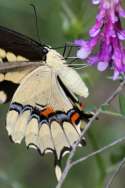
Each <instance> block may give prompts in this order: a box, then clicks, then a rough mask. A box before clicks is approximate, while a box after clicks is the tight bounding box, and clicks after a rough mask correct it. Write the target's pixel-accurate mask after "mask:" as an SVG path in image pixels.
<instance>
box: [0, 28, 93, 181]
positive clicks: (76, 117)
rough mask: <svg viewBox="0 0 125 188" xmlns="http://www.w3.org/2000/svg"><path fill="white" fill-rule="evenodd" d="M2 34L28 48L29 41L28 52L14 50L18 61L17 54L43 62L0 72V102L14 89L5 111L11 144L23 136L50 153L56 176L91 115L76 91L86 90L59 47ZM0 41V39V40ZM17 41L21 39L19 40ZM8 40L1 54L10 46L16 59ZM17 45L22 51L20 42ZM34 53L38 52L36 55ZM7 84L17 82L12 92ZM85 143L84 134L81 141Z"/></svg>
mask: <svg viewBox="0 0 125 188" xmlns="http://www.w3.org/2000/svg"><path fill="white" fill-rule="evenodd" d="M4 31H5V33H4ZM1 32H3V33H4V35H6V37H8V39H9V38H11V39H12V41H11V42H12V44H14V48H15V45H16V46H18V45H19V44H21V45H22V44H26V46H27V47H29V46H30V45H31V44H32V48H31V49H30V50H29V52H28V53H27V50H25V49H23V52H21V53H20V54H19V55H18V54H17V51H16V60H17V56H18V58H19V57H20V56H21V58H22V59H23V58H24V59H23V60H25V61H27V60H28V59H29V60H34V58H36V61H38V60H39V61H41V65H40V66H39V67H37V68H34V67H26V68H22V69H17V70H13V71H10V72H5V73H4V74H2V73H1V74H0V79H1V80H0V99H1V100H0V102H5V101H8V100H10V98H11V97H12V95H13V93H14V91H15V90H16V91H15V93H14V95H13V97H12V101H11V103H10V107H9V111H8V113H7V119H6V128H7V131H8V135H9V136H10V137H11V139H12V140H13V141H14V142H15V143H21V142H22V140H23V139H25V143H26V146H27V147H28V148H31V147H32V148H35V149H37V150H38V151H39V153H40V154H42V155H43V154H45V153H48V152H53V153H54V156H55V172H56V176H57V179H59V178H60V175H61V171H60V167H59V166H60V162H61V159H62V156H64V155H65V154H66V153H67V152H69V151H71V149H72V145H73V143H75V142H76V140H77V139H79V137H80V134H81V127H82V128H83V127H84V126H85V124H86V122H87V121H88V119H89V118H90V117H91V115H90V116H87V115H86V114H85V113H84V112H83V110H82V109H81V105H80V102H79V99H78V97H77V95H80V96H81V97H87V96H88V94H89V93H88V88H87V86H86V85H85V83H84V82H83V81H82V79H81V78H80V76H79V75H78V73H77V72H76V71H75V70H73V69H72V68H71V67H68V65H67V64H66V61H65V59H64V57H63V56H61V55H60V54H59V53H58V52H57V51H55V50H53V49H52V48H49V47H47V46H43V47H42V46H41V47H39V45H38V43H37V42H34V41H32V39H29V38H28V39H26V37H24V36H22V35H20V36H18V34H17V33H15V34H14V32H12V31H10V30H6V29H5V28H4V29H2V31H1V28H0V33H1ZM1 40H3V39H1V38H0V41H1ZM16 41H20V42H19V44H17V42H16ZM6 42H7V41H6ZM11 42H9V43H8V45H9V48H8V47H7V49H6V50H5V52H4V50H3V45H2V47H1V46H0V49H1V51H0V52H1V56H0V58H2V57H4V58H8V56H7V54H8V52H7V50H8V49H9V58H8V59H11V60H12V59H14V58H15V56H14V55H13V53H14V48H12V47H11V48H10V46H11ZM15 43H16V44H15ZM2 44H3V43H2ZM34 48H35V50H33V49H34ZM17 49H20V45H19V47H17ZM2 50H3V51H2ZM11 51H12V52H11ZM18 52H19V51H18ZM36 52H37V53H38V54H39V55H38V58H37V53H36ZM31 53H34V55H33V54H32V55H31ZM25 54H27V55H26V56H25ZM28 55H29V56H28ZM10 57H11V58H10ZM40 57H41V58H40ZM25 58H26V59H25ZM3 63H4V62H3ZM27 63H28V62H27ZM3 83H4V84H3ZM9 84H11V85H12V84H16V85H14V86H13V87H12V88H13V91H12V93H11V95H10V92H9V91H8V90H7V89H8V88H9ZM6 93H7V94H6ZM5 94H6V95H5ZM3 95H4V96H3ZM84 143H85V141H84V138H83V139H82V141H81V144H84Z"/></svg>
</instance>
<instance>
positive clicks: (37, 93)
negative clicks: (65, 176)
mask: <svg viewBox="0 0 125 188" xmlns="http://www.w3.org/2000/svg"><path fill="white" fill-rule="evenodd" d="M77 119H80V115H79V114H78V112H77V110H76V109H74V108H73V106H72V104H71V102H70V100H69V99H68V97H67V96H66V94H65V92H64V91H63V89H62V88H61V86H60V85H59V83H58V82H57V81H56V74H55V73H54V72H53V71H52V70H51V69H50V68H49V67H47V66H43V67H39V68H37V69H36V70H34V71H33V72H32V73H30V74H29V75H28V76H27V77H26V78H25V79H24V80H23V81H22V83H21V85H20V86H19V87H18V89H17V91H16V92H15V94H14V97H13V99H12V102H11V105H10V109H9V112H8V114H7V131H8V134H9V135H10V136H11V137H12V139H13V141H14V142H16V143H20V142H21V141H22V139H23V138H24V137H25V141H26V145H27V146H31V145H35V146H36V147H37V148H39V150H40V152H41V153H44V152H45V151H46V150H49V151H50V150H55V151H56V155H57V158H58V159H59V158H60V156H61V152H62V150H63V149H64V148H65V147H68V148H70V146H71V145H72V144H73V143H74V142H75V141H76V140H77V139H78V137H79V133H80V126H79V125H75V121H76V120H77ZM66 125H67V128H66ZM69 127H70V128H69ZM67 132H68V134H67Z"/></svg>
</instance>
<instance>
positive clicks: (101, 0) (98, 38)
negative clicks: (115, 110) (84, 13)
mask: <svg viewBox="0 0 125 188" xmlns="http://www.w3.org/2000/svg"><path fill="white" fill-rule="evenodd" d="M92 3H93V4H96V5H97V4H98V5H99V12H98V14H97V16H96V23H95V25H94V26H92V28H91V29H90V31H89V36H90V39H89V40H88V41H85V40H83V39H80V40H76V41H75V42H74V44H75V45H76V46H78V47H79V50H78V51H77V57H78V58H80V59H82V60H83V59H86V61H87V62H88V64H90V65H97V69H98V70H99V71H101V72H102V71H105V70H106V69H107V68H110V69H113V70H114V74H113V80H116V79H117V78H118V77H119V75H120V74H123V73H125V47H124V43H123V42H124V41H125V29H123V28H122V24H121V20H120V19H121V17H123V18H125V10H124V9H123V8H122V5H121V0H92ZM96 46H97V48H96ZM95 49H96V50H95Z"/></svg>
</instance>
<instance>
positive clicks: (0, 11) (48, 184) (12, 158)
mask: <svg viewBox="0 0 125 188" xmlns="http://www.w3.org/2000/svg"><path fill="white" fill-rule="evenodd" d="M30 3H33V4H34V5H35V6H36V8H37V13H38V24H39V31H40V36H41V41H42V42H43V43H46V44H49V45H51V46H53V47H57V46H63V45H64V44H65V42H68V41H72V40H74V39H76V38H79V37H84V38H88V35H87V32H88V30H89V28H90V27H91V25H92V24H93V23H94V21H95V16H96V11H97V7H96V6H93V5H92V4H91V1H88V0H83V1H82V0H77V1H76V0H62V1H59V0H46V1H45V0H13V1H10V0H1V1H0V25H2V26H6V27H7V28H10V29H13V30H15V31H18V32H20V33H23V34H25V35H28V36H30V37H32V38H34V39H35V40H38V37H37V35H36V26H35V16H34V12H33V9H32V7H31V6H30ZM80 74H81V77H82V78H83V79H85V80H86V82H87V83H88V86H89V89H90V97H89V98H88V99H87V100H86V101H85V103H86V108H87V107H89V108H88V109H90V108H91V109H95V108H97V107H98V106H99V105H100V104H101V103H102V102H103V101H104V100H105V99H106V98H107V96H109V95H110V94H111V93H112V91H113V90H114V89H115V88H116V86H117V85H118V84H119V82H113V81H112V80H109V79H107V76H109V75H111V73H109V72H105V73H104V74H101V73H99V72H97V70H96V69H95V68H92V67H88V68H85V69H83V70H80ZM123 93H124V91H123ZM121 100H124V99H120V101H121ZM120 104H121V103H120ZM119 107H120V108H119ZM7 109H8V105H1V106H0V122H1V124H0V125H1V131H0V149H1V152H0V187H1V188H28V187H30V188H35V187H37V188H41V187H45V188H52V187H55V185H56V180H55V176H54V174H53V170H52V167H53V164H52V163H53V157H52V156H51V155H49V154H48V155H46V156H44V157H43V158H41V157H40V156H39V155H38V154H37V153H36V151H34V150H29V151H27V150H26V149H25V146H24V144H21V145H16V144H11V143H10V141H9V139H8V135H7V132H6V129H5V117H6V113H7ZM103 110H104V107H103ZM105 110H107V109H105ZM110 110H113V111H114V112H116V113H120V112H123V111H125V107H124V106H121V105H120V106H119V100H118V99H117V100H115V101H114V102H113V103H112V105H111V107H110ZM124 135H125V120H124V118H121V117H119V116H113V115H111V114H110V113H109V115H107V114H102V115H101V116H100V117H99V120H96V122H95V123H94V124H93V127H92V128H91V130H89V132H88V135H86V137H87V143H88V144H87V146H86V147H85V148H83V149H78V150H77V153H76V155H75V159H77V158H79V157H80V156H84V155H86V154H87V153H89V152H92V151H93V150H96V149H97V148H100V147H102V146H103V145H106V144H108V143H109V142H112V141H113V140H115V139H117V138H120V137H122V136H124ZM124 155H125V147H124V144H122V145H121V146H117V147H115V148H112V149H111V150H109V151H108V152H106V153H103V154H101V155H99V156H97V157H94V158H93V159H91V160H87V161H86V162H84V163H81V164H80V165H77V166H75V167H74V168H73V169H72V170H71V172H70V173H69V175H68V177H67V179H66V181H65V183H64V186H63V187H64V188H70V187H73V188H90V187H93V188H101V187H103V182H101V181H102V179H100V178H102V177H101V176H105V174H106V172H108V171H109V169H110V168H111V167H112V165H115V164H116V163H117V162H118V161H119V160H120V159H121V158H122V156H124ZM66 158H67V157H65V159H64V164H65V161H66ZM103 172H104V173H103ZM124 173H125V171H124V170H123V171H122V172H121V176H119V177H118V178H117V182H115V183H114V184H113V185H112V188H117V187H119V188H124V187H125V181H124ZM107 175H108V174H107ZM104 178H105V177H103V180H104Z"/></svg>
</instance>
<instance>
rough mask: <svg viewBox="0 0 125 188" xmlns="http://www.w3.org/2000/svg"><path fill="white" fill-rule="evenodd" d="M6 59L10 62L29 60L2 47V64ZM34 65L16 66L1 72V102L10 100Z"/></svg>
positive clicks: (0, 58)
mask: <svg viewBox="0 0 125 188" xmlns="http://www.w3.org/2000/svg"><path fill="white" fill-rule="evenodd" d="M4 61H6V62H9V63H10V64H11V63H12V61H13V62H17V63H19V62H21V61H28V59H26V58H24V57H23V56H20V55H18V56H16V55H15V54H14V53H12V52H6V51H5V50H3V49H1V48H0V65H1V64H3V63H4ZM33 69H34V67H32V66H31V67H25V68H19V69H18V68H16V69H13V70H12V71H10V72H9V71H7V72H6V71H5V72H3V73H0V104H2V103H5V102H8V101H9V100H10V99H11V98H12V95H13V93H14V92H15V90H16V89H17V87H18V85H19V84H20V82H21V80H22V79H23V78H24V77H25V76H26V75H27V74H28V73H30V72H31V71H32V70H33Z"/></svg>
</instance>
